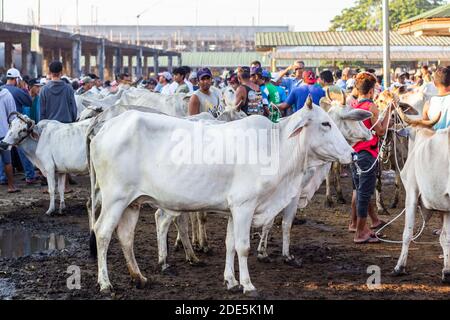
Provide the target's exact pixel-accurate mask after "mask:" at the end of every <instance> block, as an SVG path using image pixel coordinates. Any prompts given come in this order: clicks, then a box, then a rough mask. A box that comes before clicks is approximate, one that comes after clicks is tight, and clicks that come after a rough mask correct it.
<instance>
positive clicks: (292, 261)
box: [284, 257, 303, 268]
mask: <svg viewBox="0 0 450 320" xmlns="http://www.w3.org/2000/svg"><path fill="white" fill-rule="evenodd" d="M284 263H285V264H287V265H288V266H291V267H294V268H301V266H302V264H303V261H302V259H296V258H294V257H292V258H286V259H284Z"/></svg>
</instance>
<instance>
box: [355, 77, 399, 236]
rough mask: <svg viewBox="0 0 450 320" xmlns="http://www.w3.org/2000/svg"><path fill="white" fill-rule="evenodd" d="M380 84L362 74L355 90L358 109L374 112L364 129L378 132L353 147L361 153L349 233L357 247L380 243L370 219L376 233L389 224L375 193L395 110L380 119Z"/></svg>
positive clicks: (389, 108)
mask: <svg viewBox="0 0 450 320" xmlns="http://www.w3.org/2000/svg"><path fill="white" fill-rule="evenodd" d="M376 83H377V79H376V78H375V76H374V75H373V74H371V73H368V72H362V73H359V74H358V76H357V77H356V85H355V87H356V89H357V90H358V103H357V104H356V105H355V107H354V108H355V109H362V110H367V111H370V112H372V114H373V116H372V118H370V119H367V120H365V121H364V125H365V126H366V127H367V128H368V129H371V130H372V131H374V132H375V133H374V135H373V138H372V139H371V140H370V141H362V142H358V143H357V144H355V145H354V146H353V149H354V150H355V152H357V153H358V160H357V162H356V164H355V165H352V178H353V198H352V221H351V223H350V226H349V231H351V232H355V237H354V242H355V243H357V244H363V243H375V242H379V240H378V239H377V237H376V236H375V234H374V233H373V232H372V231H371V230H370V229H369V227H368V226H367V215H370V217H371V219H372V229H378V228H379V227H381V226H383V225H384V224H385V223H384V222H383V221H381V220H380V219H379V218H378V216H377V214H376V213H375V210H374V206H373V203H372V202H371V198H372V195H373V194H374V192H375V184H376V171H377V168H378V166H377V161H378V154H379V150H378V140H379V137H383V136H384V135H385V134H386V132H387V127H388V125H389V118H390V116H389V115H390V113H391V106H390V105H389V106H388V108H387V110H386V112H385V114H384V116H382V118H381V119H379V111H378V108H377V106H376V104H375V103H374V102H373V98H374V95H375V84H376Z"/></svg>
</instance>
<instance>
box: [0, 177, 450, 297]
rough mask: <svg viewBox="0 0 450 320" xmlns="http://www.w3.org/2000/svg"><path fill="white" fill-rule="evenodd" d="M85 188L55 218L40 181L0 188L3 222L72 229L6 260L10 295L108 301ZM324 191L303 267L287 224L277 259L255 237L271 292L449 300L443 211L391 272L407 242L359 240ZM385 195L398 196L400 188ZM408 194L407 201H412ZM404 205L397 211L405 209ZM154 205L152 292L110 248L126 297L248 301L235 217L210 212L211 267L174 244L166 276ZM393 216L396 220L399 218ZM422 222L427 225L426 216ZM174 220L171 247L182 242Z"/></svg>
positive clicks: (259, 278)
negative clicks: (235, 283) (230, 239)
mask: <svg viewBox="0 0 450 320" xmlns="http://www.w3.org/2000/svg"><path fill="white" fill-rule="evenodd" d="M77 180H78V181H79V182H80V184H79V185H77V186H75V187H74V189H75V192H74V193H73V194H69V195H67V199H66V205H67V206H68V208H67V210H66V214H65V215H64V216H57V217H47V216H45V215H44V212H45V211H46V209H47V206H48V195H46V194H43V193H42V189H41V188H40V187H37V186H31V187H27V186H24V185H20V187H21V188H22V192H21V193H18V194H13V195H11V194H7V193H6V187H3V186H2V187H0V229H9V228H14V227H18V226H21V227H23V228H26V229H29V230H31V231H36V232H47V233H50V232H52V233H55V234H59V235H64V236H65V237H66V240H68V241H69V242H70V245H69V246H68V247H67V248H66V249H65V250H63V251H54V252H52V253H50V254H48V253H47V254H35V255H32V256H29V257H22V258H17V259H0V298H12V299H104V298H110V297H105V296H104V295H101V294H99V292H98V288H97V286H96V280H97V264H96V261H95V260H92V259H91V258H90V257H89V250H88V240H89V235H88V220H87V213H86V210H85V206H84V204H85V201H86V199H87V195H88V190H89V189H88V188H89V184H88V180H87V178H85V177H83V178H80V177H78V178H77ZM343 182H344V190H345V194H346V195H347V198H348V199H349V198H350V192H351V180H350V178H344V179H343ZM323 194H324V190H323V188H321V189H320V190H319V191H318V193H317V195H316V196H315V198H314V199H313V203H312V204H311V205H310V206H309V207H308V208H307V209H305V210H303V211H302V212H298V214H297V217H298V218H300V219H301V220H303V219H304V221H305V223H303V224H298V225H294V226H293V229H292V236H291V243H292V247H291V249H292V253H293V254H294V255H295V256H296V257H298V258H302V259H303V266H302V267H301V268H294V267H291V266H288V265H285V264H283V262H282V260H281V257H280V255H281V228H280V226H276V227H275V228H274V230H273V232H272V233H271V237H270V240H269V252H270V254H271V258H272V260H273V261H272V263H260V262H258V261H257V259H256V254H255V252H256V248H257V242H258V239H257V237H255V239H253V240H252V242H251V248H252V254H251V256H250V257H249V268H250V275H251V277H252V281H253V284H254V285H255V286H256V287H257V288H258V289H259V290H260V292H261V294H262V295H263V297H264V298H267V299H352V298H359V299H448V294H449V293H450V287H446V286H443V285H441V282H440V274H441V269H442V265H443V261H442V260H441V259H439V255H440V254H441V249H440V246H439V243H438V237H436V236H433V235H431V231H432V230H433V229H434V228H436V227H437V226H438V221H439V219H438V218H437V217H433V218H432V219H431V221H430V223H429V224H428V225H427V227H426V229H425V231H424V235H423V236H422V237H421V239H420V241H424V242H430V244H413V245H412V246H411V250H410V255H409V260H408V266H409V267H408V271H409V275H406V276H404V277H401V278H395V277H392V276H390V272H391V271H392V269H393V267H394V266H395V263H396V260H397V258H398V256H399V254H400V245H398V244H385V243H383V244H371V245H359V246H357V245H354V244H353V243H352V234H350V233H348V232H347V225H348V215H349V212H350V208H349V205H337V206H335V207H334V208H332V209H325V208H324V206H323V202H324V196H323ZM384 194H385V195H386V196H387V199H388V200H389V195H390V194H392V187H391V186H390V187H388V188H386V190H385V192H384ZM403 200H404V199H403V195H402V198H401V202H400V203H401V204H402V203H403ZM400 211H401V210H399V209H397V210H393V214H394V213H398V212H400ZM153 212H154V210H152V209H150V208H145V209H144V210H143V211H142V214H141V217H140V221H139V223H138V227H137V232H136V240H135V253H136V259H137V261H138V264H139V266H140V268H141V270H142V272H143V274H144V275H145V276H146V277H147V278H148V279H149V280H150V285H149V286H148V287H147V288H145V289H141V290H139V289H136V288H135V287H134V286H133V285H132V284H131V283H130V277H129V275H128V271H127V268H126V266H125V259H124V257H123V254H122V251H121V249H120V247H119V244H118V242H117V240H116V239H115V238H114V239H113V241H112V242H111V246H110V250H109V255H108V269H109V275H110V279H111V282H112V284H113V286H114V288H115V297H114V298H116V299H158V300H160V299H243V298H245V297H243V296H242V295H241V294H232V293H228V292H227V291H226V290H225V286H224V285H223V269H224V262H225V245H224V242H225V231H226V219H225V218H224V217H223V216H221V215H218V214H212V215H210V216H209V218H208V235H209V238H210V245H211V248H212V250H213V253H212V255H209V256H206V255H204V254H199V257H200V258H201V259H202V260H203V261H204V262H205V263H206V266H205V267H192V266H190V265H188V264H187V263H186V262H185V261H184V253H183V252H182V251H178V252H174V251H173V250H170V252H169V257H170V261H169V262H170V263H171V265H173V267H174V270H175V271H176V272H177V275H163V274H161V273H160V272H159V267H158V264H157V247H156V235H155V223H154V217H153ZM393 214H392V215H391V216H383V217H382V218H383V219H387V220H389V219H390V218H392V217H393V216H394V215H393ZM418 220H419V221H418V223H417V224H419V223H421V221H420V219H418ZM402 230H403V218H402V219H400V220H399V221H398V222H396V223H394V225H393V226H392V227H389V229H388V230H387V231H386V232H385V235H386V236H387V237H388V238H389V239H396V240H399V239H400V238H401V234H402ZM175 236H176V234H175V228H173V227H171V230H170V234H169V244H170V245H172V244H173V243H174V239H175ZM371 265H377V266H379V267H380V268H381V283H382V285H381V289H378V290H369V289H368V288H367V286H366V281H367V278H368V277H369V274H368V273H367V268H368V267H369V266H371ZM69 266H78V267H79V268H80V270H81V289H80V290H69V289H68V288H67V278H68V277H69V276H70V274H68V273H67V269H68V267H69Z"/></svg>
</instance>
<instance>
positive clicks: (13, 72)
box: [6, 68, 22, 80]
mask: <svg viewBox="0 0 450 320" xmlns="http://www.w3.org/2000/svg"><path fill="white" fill-rule="evenodd" d="M6 77H7V78H11V79H15V78H19V79H20V80H22V77H21V76H20V71H19V70H17V69H15V68H11V69H9V70H8V71H7V72H6Z"/></svg>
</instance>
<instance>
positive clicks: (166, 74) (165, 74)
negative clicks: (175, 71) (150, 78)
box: [158, 71, 172, 81]
mask: <svg viewBox="0 0 450 320" xmlns="http://www.w3.org/2000/svg"><path fill="white" fill-rule="evenodd" d="M158 76H163V77H164V78H166V80H167V81H170V80H172V75H171V74H170V72H167V71H164V72H160V73H158Z"/></svg>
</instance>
